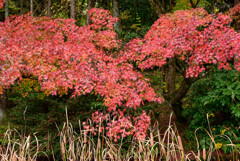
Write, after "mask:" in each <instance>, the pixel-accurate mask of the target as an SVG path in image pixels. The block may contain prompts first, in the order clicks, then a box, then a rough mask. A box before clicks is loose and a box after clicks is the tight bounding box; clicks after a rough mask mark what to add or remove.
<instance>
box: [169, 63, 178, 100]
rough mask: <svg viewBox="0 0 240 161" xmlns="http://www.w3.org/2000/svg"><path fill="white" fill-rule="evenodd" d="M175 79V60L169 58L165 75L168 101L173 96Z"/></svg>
mask: <svg viewBox="0 0 240 161" xmlns="http://www.w3.org/2000/svg"><path fill="white" fill-rule="evenodd" d="M175 78H176V68H175V58H171V59H170V60H169V62H168V73H167V89H168V96H169V97H170V99H171V98H172V97H173V96H174V95H175Z"/></svg>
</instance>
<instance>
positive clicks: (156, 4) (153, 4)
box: [148, 0, 163, 17]
mask: <svg viewBox="0 0 240 161" xmlns="http://www.w3.org/2000/svg"><path fill="white" fill-rule="evenodd" d="M148 2H149V4H150V5H151V7H152V9H153V10H154V11H155V13H156V14H157V16H158V17H159V16H160V15H161V14H163V10H162V5H161V3H160V2H159V0H156V1H154V0H148Z"/></svg>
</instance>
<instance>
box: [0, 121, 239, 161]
mask: <svg viewBox="0 0 240 161" xmlns="http://www.w3.org/2000/svg"><path fill="white" fill-rule="evenodd" d="M90 125H91V126H93V125H92V124H90ZM99 127H100V126H99ZM78 129H79V131H75V130H74V127H73V125H72V124H71V123H70V122H69V121H68V117H66V122H65V123H64V125H63V127H62V128H61V129H59V135H60V141H59V143H60V147H61V156H62V160H64V161H92V160H94V161H106V160H109V161H156V160H168V161H187V160H197V161H200V160H204V161H205V160H206V161H210V160H212V156H213V153H214V154H217V158H216V160H223V158H222V157H221V155H220V152H219V150H218V148H217V146H216V142H215V137H216V136H213V135H212V132H211V129H210V130H209V131H207V130H206V129H205V130H206V132H207V133H208V134H209V137H210V138H211V143H210V148H209V149H208V150H206V149H205V148H204V149H203V150H200V148H199V141H198V138H197V137H196V142H197V149H198V150H196V151H186V150H185V149H184V146H183V142H182V141H183V140H182V137H181V136H180V135H179V134H178V131H177V128H176V126H175V125H173V124H172V123H171V119H170V122H169V124H168V127H167V128H166V130H165V131H164V132H162V133H161V132H160V127H159V125H158V124H157V123H155V124H154V125H153V126H152V127H150V128H149V131H150V132H149V135H148V137H147V138H146V139H145V140H134V139H131V138H128V139H124V138H122V139H120V140H119V141H118V143H115V142H114V141H113V140H112V139H111V138H108V137H107V136H106V131H103V132H102V133H100V129H99V130H97V131H95V132H97V135H94V134H93V133H92V132H90V131H87V130H83V129H82V123H81V122H80V121H79V127H78ZM197 131H198V130H196V133H197ZM221 137H225V138H226V139H228V140H229V142H230V144H228V145H227V146H230V147H231V148H232V149H233V151H234V152H233V153H232V160H233V161H238V159H239V155H240V152H239V149H238V148H237V146H236V145H234V144H233V143H231V140H230V139H229V138H228V137H227V136H224V135H222V136H221ZM16 138H18V139H16ZM40 149H41V144H39V140H38V139H37V137H36V136H35V135H32V136H30V135H29V136H22V135H20V134H19V133H18V132H17V131H16V130H10V128H9V129H8V130H7V132H6V135H5V138H4V144H3V145H2V149H1V151H0V157H1V160H2V161H36V160H37V155H38V154H39V153H40ZM53 159H54V158H53ZM54 160H55V159H54Z"/></svg>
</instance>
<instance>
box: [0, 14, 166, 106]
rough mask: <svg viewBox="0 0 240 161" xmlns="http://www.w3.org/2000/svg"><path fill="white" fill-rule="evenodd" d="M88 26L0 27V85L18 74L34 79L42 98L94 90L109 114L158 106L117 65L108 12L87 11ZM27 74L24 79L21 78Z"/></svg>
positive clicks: (126, 67)
mask: <svg viewBox="0 0 240 161" xmlns="http://www.w3.org/2000/svg"><path fill="white" fill-rule="evenodd" d="M90 15H92V17H91V20H92V24H91V25H88V26H84V27H78V26H76V25H75V21H74V20H73V19H52V18H48V17H31V16H29V15H24V16H14V17H11V18H9V19H6V21H5V22H4V23H0V50H1V53H0V86H1V87H3V86H5V87H7V86H9V85H11V84H14V83H15V82H16V80H18V79H21V78H22V76H23V75H32V76H35V77H37V78H38V80H39V82H40V84H41V88H42V90H43V91H44V92H45V93H46V94H52V95H56V94H67V93H68V92H69V89H72V90H74V92H73V96H76V95H84V94H87V93H90V92H92V91H94V92H95V93H98V94H100V95H101V96H102V97H104V104H105V105H106V106H108V107H109V111H110V110H115V109H116V107H117V106H127V107H131V108H132V107H134V108H136V107H137V106H140V105H141V103H142V102H143V101H144V100H148V101H159V102H162V99H161V98H158V97H157V95H156V93H155V92H154V90H153V89H152V88H151V87H150V83H149V81H148V80H147V79H145V78H144V77H143V76H142V75H141V74H140V73H139V72H137V71H134V69H133V66H132V65H130V64H128V63H119V61H118V60H117V59H116V58H114V54H111V53H113V52H112V50H115V49H117V48H118V47H119V43H120V41H119V40H117V39H116V38H115V37H116V33H115V32H114V28H113V24H114V22H115V21H116V20H115V19H114V18H113V17H112V16H111V15H110V13H109V11H106V10H102V9H100V10H99V9H93V10H91V11H90ZM26 73H28V74H26Z"/></svg>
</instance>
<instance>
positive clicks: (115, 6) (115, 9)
mask: <svg viewBox="0 0 240 161" xmlns="http://www.w3.org/2000/svg"><path fill="white" fill-rule="evenodd" d="M113 17H117V18H118V21H117V22H115V24H114V27H115V29H116V30H117V31H118V32H119V31H120V27H121V26H120V11H119V0H113Z"/></svg>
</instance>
